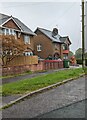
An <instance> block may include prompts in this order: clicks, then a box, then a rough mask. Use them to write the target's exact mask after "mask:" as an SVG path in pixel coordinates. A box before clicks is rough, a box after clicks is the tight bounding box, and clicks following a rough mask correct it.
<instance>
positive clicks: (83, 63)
mask: <svg viewBox="0 0 87 120" xmlns="http://www.w3.org/2000/svg"><path fill="white" fill-rule="evenodd" d="M82 67H83V69H84V67H85V47H84V0H82Z"/></svg>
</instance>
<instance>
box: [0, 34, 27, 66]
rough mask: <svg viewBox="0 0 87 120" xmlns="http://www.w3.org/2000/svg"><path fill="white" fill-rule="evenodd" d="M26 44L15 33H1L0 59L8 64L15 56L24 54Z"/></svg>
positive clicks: (4, 63)
mask: <svg viewBox="0 0 87 120" xmlns="http://www.w3.org/2000/svg"><path fill="white" fill-rule="evenodd" d="M25 48H26V46H25V45H24V43H23V42H21V41H18V40H16V39H15V36H13V35H0V59H1V60H0V61H2V65H7V63H8V62H9V61H11V60H12V59H14V57H16V56H18V55H21V54H23V51H24V50H25Z"/></svg>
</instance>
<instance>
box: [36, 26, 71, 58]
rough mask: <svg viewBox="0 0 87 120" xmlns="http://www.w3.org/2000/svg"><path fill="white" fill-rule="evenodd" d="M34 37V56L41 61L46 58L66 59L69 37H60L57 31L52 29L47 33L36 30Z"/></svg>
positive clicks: (40, 29) (44, 30)
mask: <svg viewBox="0 0 87 120" xmlns="http://www.w3.org/2000/svg"><path fill="white" fill-rule="evenodd" d="M35 34H37V36H34V54H36V55H37V56H38V57H40V58H42V59H47V58H50V57H51V58H53V59H58V58H61V59H62V58H67V57H68V53H69V45H70V44H71V42H70V40H69V37H61V36H60V35H59V34H58V29H56V28H54V29H53V31H49V30H46V29H43V28H37V29H36V30H35Z"/></svg>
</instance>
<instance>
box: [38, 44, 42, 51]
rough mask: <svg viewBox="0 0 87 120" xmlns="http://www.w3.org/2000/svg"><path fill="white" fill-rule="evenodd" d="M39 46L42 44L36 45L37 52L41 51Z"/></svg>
mask: <svg viewBox="0 0 87 120" xmlns="http://www.w3.org/2000/svg"><path fill="white" fill-rule="evenodd" d="M41 48H42V46H41V45H40V44H39V45H37V51H38V52H40V51H41Z"/></svg>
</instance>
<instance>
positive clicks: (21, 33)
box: [0, 13, 35, 55]
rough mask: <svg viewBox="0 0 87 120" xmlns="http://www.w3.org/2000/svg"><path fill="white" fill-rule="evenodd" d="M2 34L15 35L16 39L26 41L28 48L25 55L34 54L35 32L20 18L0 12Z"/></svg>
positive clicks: (0, 31)
mask: <svg viewBox="0 0 87 120" xmlns="http://www.w3.org/2000/svg"><path fill="white" fill-rule="evenodd" d="M0 34H1V35H3V34H4V35H13V36H15V39H16V40H18V41H21V42H24V44H25V46H26V49H25V51H24V55H33V50H34V46H33V40H32V39H33V37H34V36H35V33H34V32H32V31H31V30H30V29H29V28H28V27H27V26H26V25H25V24H24V23H22V22H21V21H20V20H19V19H17V18H15V17H13V16H8V15H4V14H1V13H0Z"/></svg>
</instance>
